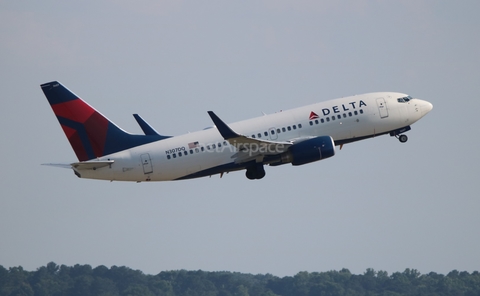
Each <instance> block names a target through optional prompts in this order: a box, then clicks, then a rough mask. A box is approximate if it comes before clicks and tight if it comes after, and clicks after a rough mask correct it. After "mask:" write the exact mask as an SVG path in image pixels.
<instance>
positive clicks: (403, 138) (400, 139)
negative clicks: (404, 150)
mask: <svg viewBox="0 0 480 296" xmlns="http://www.w3.org/2000/svg"><path fill="white" fill-rule="evenodd" d="M395 137H396V138H397V139H398V140H399V141H400V143H405V142H407V141H408V137H407V135H396V136H395Z"/></svg>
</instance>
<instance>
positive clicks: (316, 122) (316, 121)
mask: <svg viewBox="0 0 480 296" xmlns="http://www.w3.org/2000/svg"><path fill="white" fill-rule="evenodd" d="M322 120H323V119H322ZM315 124H318V119H315Z"/></svg>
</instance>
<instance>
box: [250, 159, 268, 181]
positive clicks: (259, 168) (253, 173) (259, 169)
mask: <svg viewBox="0 0 480 296" xmlns="http://www.w3.org/2000/svg"><path fill="white" fill-rule="evenodd" d="M245 176H246V177H247V178H248V179H249V180H255V179H258V180H259V179H261V178H263V177H265V169H264V168H263V163H255V164H254V165H252V166H249V167H247V172H246V173H245Z"/></svg>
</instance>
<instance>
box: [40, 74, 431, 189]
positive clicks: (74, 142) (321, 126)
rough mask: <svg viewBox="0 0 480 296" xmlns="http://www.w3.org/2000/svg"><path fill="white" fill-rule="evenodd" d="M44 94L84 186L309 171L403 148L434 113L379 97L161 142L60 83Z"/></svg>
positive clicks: (426, 106) (396, 96)
mask: <svg viewBox="0 0 480 296" xmlns="http://www.w3.org/2000/svg"><path fill="white" fill-rule="evenodd" d="M41 88H42V90H43V92H44V94H45V96H46V97H47V100H48V102H49V103H50V106H51V107H52V109H53V112H54V114H55V116H56V117H57V119H58V121H59V123H60V125H61V127H62V129H63V131H64V133H65V135H66V136H67V138H68V140H69V142H70V144H71V146H72V148H73V150H74V152H75V154H76V156H77V158H78V161H77V162H73V163H69V164H49V165H53V166H60V167H66V168H71V169H73V171H74V173H75V175H77V176H78V177H80V178H88V179H100V180H110V181H136V182H142V181H168V180H184V179H191V178H198V177H205V176H211V175H215V174H220V177H222V176H223V174H224V173H228V172H231V171H238V170H246V174H245V175H246V177H247V178H248V179H250V180H254V179H262V178H263V177H264V176H265V168H264V167H265V166H266V165H269V166H278V165H282V164H287V163H291V164H292V165H294V166H297V165H304V164H308V163H311V162H315V161H318V160H322V159H326V158H329V157H332V156H334V155H335V146H340V149H341V148H342V147H343V145H344V144H347V143H352V142H356V141H359V140H364V139H367V138H373V137H377V136H380V135H390V136H392V137H396V138H397V139H399V140H400V142H401V143H405V142H406V141H407V140H408V138H407V136H406V135H405V134H404V133H405V132H407V131H409V130H410V129H411V128H410V126H411V125H412V124H413V123H415V122H416V121H418V120H419V119H420V118H422V117H423V116H425V115H426V114H427V113H428V112H430V111H431V110H432V108H433V105H432V104H431V103H429V102H427V101H424V100H420V99H417V98H412V97H411V96H409V95H407V94H403V93H396V92H376V93H368V94H363V95H355V96H351V97H344V98H341V99H335V100H330V101H325V102H320V103H316V104H312V105H308V106H304V107H300V108H296V109H291V110H286V111H281V112H277V113H274V114H269V115H264V116H261V117H257V118H253V119H248V120H244V121H240V122H235V123H232V124H226V123H225V122H224V121H223V120H222V119H220V117H218V116H217V115H216V114H215V113H214V112H213V111H208V115H209V116H210V118H211V119H212V121H213V123H214V126H213V127H211V128H207V129H204V130H201V131H197V132H193V133H188V134H184V135H180V136H175V137H172V136H164V135H160V134H159V133H158V132H157V131H155V129H153V128H152V127H151V126H150V125H149V124H148V123H147V122H146V121H144V120H143V119H142V118H141V117H140V116H138V115H137V114H134V117H135V119H136V121H137V122H138V124H139V125H140V127H141V129H142V131H143V132H144V135H134V134H130V133H127V132H125V131H124V130H122V129H121V128H119V127H118V126H117V125H115V124H114V123H113V122H111V121H110V120H108V119H107V118H106V117H105V116H103V115H102V114H101V113H100V112H98V111H97V110H95V109H94V108H92V107H91V106H90V105H88V104H87V103H86V102H85V101H83V100H82V99H81V98H80V97H78V96H77V95H75V94H74V93H73V92H71V91H70V90H68V89H67V88H66V87H64V86H63V85H62V84H61V83H59V82H57V81H53V82H49V83H45V84H42V85H41Z"/></svg>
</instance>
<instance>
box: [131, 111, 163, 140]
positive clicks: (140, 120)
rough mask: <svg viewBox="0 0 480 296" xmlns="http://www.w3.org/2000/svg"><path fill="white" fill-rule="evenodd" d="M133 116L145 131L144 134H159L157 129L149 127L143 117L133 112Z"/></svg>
mask: <svg viewBox="0 0 480 296" xmlns="http://www.w3.org/2000/svg"><path fill="white" fill-rule="evenodd" d="M133 117H135V120H136V121H137V123H138V125H139V126H140V127H141V128H142V131H143V132H144V133H145V135H156V136H159V134H158V133H157V131H156V130H155V129H154V128H153V127H151V126H150V125H149V124H148V123H147V122H146V121H145V120H143V118H141V117H140V115H138V114H133Z"/></svg>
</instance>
